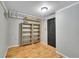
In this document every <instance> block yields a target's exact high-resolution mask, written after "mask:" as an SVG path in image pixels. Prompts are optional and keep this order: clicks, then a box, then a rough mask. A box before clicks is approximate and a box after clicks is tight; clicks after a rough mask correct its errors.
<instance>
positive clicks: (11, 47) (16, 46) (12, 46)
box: [8, 45, 20, 48]
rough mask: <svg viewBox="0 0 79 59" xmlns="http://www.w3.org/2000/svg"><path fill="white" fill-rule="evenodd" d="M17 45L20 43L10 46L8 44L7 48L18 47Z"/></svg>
mask: <svg viewBox="0 0 79 59" xmlns="http://www.w3.org/2000/svg"><path fill="white" fill-rule="evenodd" d="M18 46H20V45H11V46H9V47H8V48H12V47H18Z"/></svg>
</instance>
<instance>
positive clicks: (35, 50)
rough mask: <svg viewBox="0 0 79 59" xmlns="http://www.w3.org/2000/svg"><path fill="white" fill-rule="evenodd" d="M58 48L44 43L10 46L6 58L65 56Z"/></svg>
mask: <svg viewBox="0 0 79 59" xmlns="http://www.w3.org/2000/svg"><path fill="white" fill-rule="evenodd" d="M56 50H57V49H56V48H54V47H51V46H49V45H44V44H42V43H36V44H32V45H27V46H20V47H13V48H9V49H8V52H7V55H6V58H63V56H62V55H60V54H58V53H56Z"/></svg>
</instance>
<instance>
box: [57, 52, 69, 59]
mask: <svg viewBox="0 0 79 59" xmlns="http://www.w3.org/2000/svg"><path fill="white" fill-rule="evenodd" d="M56 53H58V54H61V55H62V56H64V58H69V57H68V56H66V55H65V54H63V53H61V52H59V51H56Z"/></svg>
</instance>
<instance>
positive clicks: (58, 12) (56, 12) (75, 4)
mask: <svg viewBox="0 0 79 59" xmlns="http://www.w3.org/2000/svg"><path fill="white" fill-rule="evenodd" d="M77 4H79V2H75V3H73V4H71V5H69V6H67V7H64V8H62V9H60V10H58V11H57V12H56V13H59V12H62V11H63V10H65V9H68V8H70V7H72V6H75V5H77Z"/></svg>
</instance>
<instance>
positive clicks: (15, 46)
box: [4, 45, 19, 58]
mask: <svg viewBox="0 0 79 59" xmlns="http://www.w3.org/2000/svg"><path fill="white" fill-rule="evenodd" d="M18 46H19V45H11V46H9V47H7V49H6V52H5V55H4V58H5V57H6V54H7V51H8V49H9V48H12V47H18Z"/></svg>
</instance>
